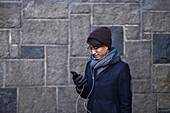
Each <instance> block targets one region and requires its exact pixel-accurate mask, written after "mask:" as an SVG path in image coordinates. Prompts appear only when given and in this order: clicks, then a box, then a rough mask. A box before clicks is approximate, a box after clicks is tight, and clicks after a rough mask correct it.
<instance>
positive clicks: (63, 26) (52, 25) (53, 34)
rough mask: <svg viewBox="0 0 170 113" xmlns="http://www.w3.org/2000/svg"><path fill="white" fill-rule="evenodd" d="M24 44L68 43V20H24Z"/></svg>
mask: <svg viewBox="0 0 170 113" xmlns="http://www.w3.org/2000/svg"><path fill="white" fill-rule="evenodd" d="M22 42H23V44H68V22H67V21H65V20H62V21H24V23H23V39H22Z"/></svg>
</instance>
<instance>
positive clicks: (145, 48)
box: [125, 41, 151, 79]
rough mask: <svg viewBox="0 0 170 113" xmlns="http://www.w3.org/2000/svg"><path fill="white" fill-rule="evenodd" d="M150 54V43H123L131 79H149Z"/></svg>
mask: <svg viewBox="0 0 170 113" xmlns="http://www.w3.org/2000/svg"><path fill="white" fill-rule="evenodd" d="M150 53H151V43H150V41H143V42H126V43H125V56H126V58H125V59H126V61H127V62H128V63H129V65H130V69H131V75H132V78H133V79H148V78H150V77H151V71H150V70H151V61H150V60H151V55H150Z"/></svg>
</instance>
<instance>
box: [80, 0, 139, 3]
mask: <svg viewBox="0 0 170 113" xmlns="http://www.w3.org/2000/svg"><path fill="white" fill-rule="evenodd" d="M82 1H84V2H109V3H112V2H139V0H82Z"/></svg>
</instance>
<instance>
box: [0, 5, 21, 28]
mask: <svg viewBox="0 0 170 113" xmlns="http://www.w3.org/2000/svg"><path fill="white" fill-rule="evenodd" d="M0 14H1V16H0V28H3V27H5V28H10V27H12V28H13V27H17V28H19V27H20V26H21V4H19V3H0Z"/></svg>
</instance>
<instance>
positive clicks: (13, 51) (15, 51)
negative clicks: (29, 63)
mask: <svg viewBox="0 0 170 113" xmlns="http://www.w3.org/2000/svg"><path fill="white" fill-rule="evenodd" d="M10 58H19V47H18V45H12V46H10Z"/></svg>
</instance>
